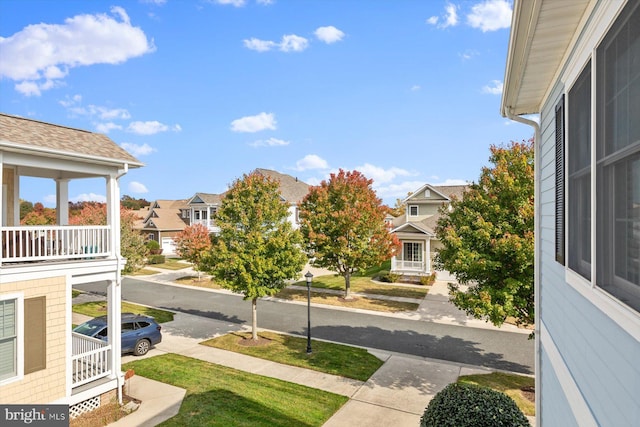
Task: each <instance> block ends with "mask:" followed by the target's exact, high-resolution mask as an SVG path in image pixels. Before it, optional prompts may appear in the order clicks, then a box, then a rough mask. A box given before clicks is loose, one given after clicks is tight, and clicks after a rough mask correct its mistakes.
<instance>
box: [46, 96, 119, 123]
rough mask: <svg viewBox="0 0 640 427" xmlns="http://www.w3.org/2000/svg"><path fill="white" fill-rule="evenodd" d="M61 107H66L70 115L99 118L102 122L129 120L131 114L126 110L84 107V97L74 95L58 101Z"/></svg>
mask: <svg viewBox="0 0 640 427" xmlns="http://www.w3.org/2000/svg"><path fill="white" fill-rule="evenodd" d="M58 102H59V104H60V105H62V106H63V107H65V108H66V109H67V110H68V111H69V112H70V113H72V114H75V115H78V116H88V117H97V118H99V119H101V120H128V119H130V118H131V114H130V113H129V111H127V110H126V109H124V108H109V107H101V106H99V105H93V104H90V105H88V106H87V107H83V106H82V105H81V103H82V96H80V95H74V96H72V97H70V96H69V95H67V96H65V99H63V100H60V101H58Z"/></svg>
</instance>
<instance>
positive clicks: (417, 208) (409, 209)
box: [407, 204, 420, 218]
mask: <svg viewBox="0 0 640 427" xmlns="http://www.w3.org/2000/svg"><path fill="white" fill-rule="evenodd" d="M411 208H416V214H415V215H412V214H411ZM407 216H408V217H410V218H415V217H417V216H420V205H418V204H414V205H407Z"/></svg>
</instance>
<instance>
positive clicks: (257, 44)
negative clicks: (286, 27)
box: [242, 34, 309, 52]
mask: <svg viewBox="0 0 640 427" xmlns="http://www.w3.org/2000/svg"><path fill="white" fill-rule="evenodd" d="M242 43H243V44H244V47H246V48H247V49H251V50H255V51H257V52H268V51H270V50H272V49H279V50H280V51H282V52H302V51H303V50H305V49H306V48H307V47H309V40H307V39H305V38H304V37H300V36H297V35H295V34H288V35H285V36H282V40H281V41H280V43H276V42H274V41H271V40H261V39H257V38H255V37H252V38H250V39H244V40H243V41H242Z"/></svg>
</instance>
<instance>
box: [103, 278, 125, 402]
mask: <svg viewBox="0 0 640 427" xmlns="http://www.w3.org/2000/svg"><path fill="white" fill-rule="evenodd" d="M121 298H122V288H121V286H120V280H109V282H108V284H107V313H108V316H107V322H108V326H107V327H108V342H109V344H110V345H111V354H110V355H109V366H110V368H111V375H110V378H119V377H120V371H121V370H122V367H121V364H122V342H121V338H120V334H121V330H122V323H121V316H122V313H121V312H122V309H121V307H120V301H121ZM118 388H119V387H118ZM118 397H119V399H120V398H121V391H120V390H118Z"/></svg>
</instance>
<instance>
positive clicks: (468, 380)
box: [458, 372, 536, 416]
mask: <svg viewBox="0 0 640 427" xmlns="http://www.w3.org/2000/svg"><path fill="white" fill-rule="evenodd" d="M458 382H459V383H465V384H475V385H480V386H483V387H489V388H491V389H493V390H497V391H500V392H502V393H504V394H506V395H507V396H509V397H510V398H512V399H513V400H514V401H515V402H516V405H518V408H520V410H521V411H522V412H523V413H524V414H525V415H532V416H533V415H535V413H536V405H535V402H532V401H531V400H530V399H527V397H526V396H525V394H524V393H523V390H522V389H523V388H525V389H527V388H530V389H532V390H533V387H534V386H535V379H534V378H532V377H527V376H524V375H515V374H505V373H502V372H492V373H490V374H478V375H464V376H461V377H459V378H458Z"/></svg>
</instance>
